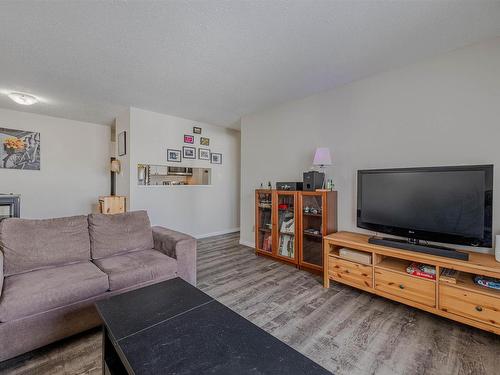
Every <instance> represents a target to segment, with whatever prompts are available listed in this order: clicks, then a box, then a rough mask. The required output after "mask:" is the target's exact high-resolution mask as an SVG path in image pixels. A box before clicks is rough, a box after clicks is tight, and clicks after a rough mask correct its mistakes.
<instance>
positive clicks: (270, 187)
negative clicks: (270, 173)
mask: <svg viewBox="0 0 500 375" xmlns="http://www.w3.org/2000/svg"><path fill="white" fill-rule="evenodd" d="M267 188H268V189H269V190H271V189H272V188H273V186H272V185H271V181H269V182H268V183H267Z"/></svg>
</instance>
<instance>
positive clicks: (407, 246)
mask: <svg viewBox="0 0 500 375" xmlns="http://www.w3.org/2000/svg"><path fill="white" fill-rule="evenodd" d="M368 243H371V244H374V245H381V246H388V247H395V248H397V249H403V250H410V251H415V252H417V253H425V254H432V255H437V256H440V257H446V258H453V259H460V260H469V254H467V253H461V252H459V251H456V250H454V249H449V248H447V247H444V246H435V245H420V244H413V243H410V242H408V241H405V240H399V239H396V238H380V237H370V238H369V239H368Z"/></svg>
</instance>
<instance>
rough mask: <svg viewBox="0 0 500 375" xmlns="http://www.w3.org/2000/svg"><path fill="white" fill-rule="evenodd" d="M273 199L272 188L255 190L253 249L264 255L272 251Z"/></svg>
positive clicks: (270, 253)
mask: <svg viewBox="0 0 500 375" xmlns="http://www.w3.org/2000/svg"><path fill="white" fill-rule="evenodd" d="M273 199H274V198H273V192H272V190H256V191H255V250H256V251H257V253H262V254H266V255H272V254H273V253H274V251H273V248H274V246H273V245H274V236H273V229H274V228H273V224H274V220H273Z"/></svg>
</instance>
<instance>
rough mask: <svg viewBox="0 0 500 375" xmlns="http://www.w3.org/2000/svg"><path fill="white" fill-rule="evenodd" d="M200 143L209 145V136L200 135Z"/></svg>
mask: <svg viewBox="0 0 500 375" xmlns="http://www.w3.org/2000/svg"><path fill="white" fill-rule="evenodd" d="M200 145H202V146H210V139H209V138H205V137H201V138H200Z"/></svg>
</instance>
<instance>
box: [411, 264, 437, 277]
mask: <svg viewBox="0 0 500 375" xmlns="http://www.w3.org/2000/svg"><path fill="white" fill-rule="evenodd" d="M406 273H407V274H409V275H413V276H417V277H422V278H424V279H430V280H436V267H434V266H431V265H429V264H423V263H417V262H413V263H411V264H410V265H409V266H408V267H406Z"/></svg>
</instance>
